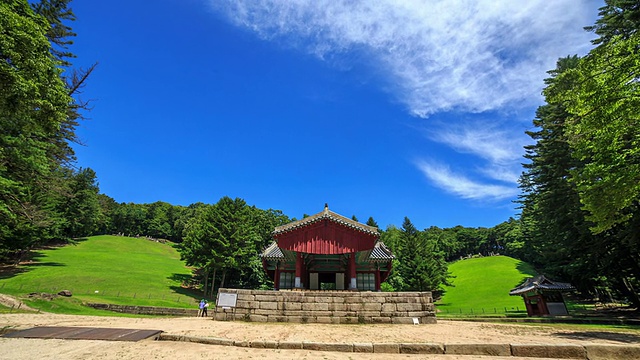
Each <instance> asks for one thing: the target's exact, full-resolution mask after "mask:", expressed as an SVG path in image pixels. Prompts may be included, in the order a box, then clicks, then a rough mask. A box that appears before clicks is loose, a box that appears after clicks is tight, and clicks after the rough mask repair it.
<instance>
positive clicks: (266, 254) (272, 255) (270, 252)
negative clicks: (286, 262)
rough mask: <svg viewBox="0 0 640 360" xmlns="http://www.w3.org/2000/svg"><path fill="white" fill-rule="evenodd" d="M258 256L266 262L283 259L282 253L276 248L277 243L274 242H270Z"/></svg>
mask: <svg viewBox="0 0 640 360" xmlns="http://www.w3.org/2000/svg"><path fill="white" fill-rule="evenodd" d="M260 256H261V257H263V258H265V259H267V260H282V259H284V254H283V253H282V250H280V248H279V247H278V243H276V242H275V241H274V242H272V243H271V244H270V245H269V246H267V248H266V249H264V251H263V252H262V254H261V255H260Z"/></svg>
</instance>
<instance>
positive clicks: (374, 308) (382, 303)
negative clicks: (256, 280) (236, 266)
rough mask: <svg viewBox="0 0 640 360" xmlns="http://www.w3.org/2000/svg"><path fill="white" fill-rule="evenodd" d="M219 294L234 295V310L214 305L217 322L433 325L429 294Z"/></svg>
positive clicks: (258, 291) (263, 292)
mask: <svg viewBox="0 0 640 360" xmlns="http://www.w3.org/2000/svg"><path fill="white" fill-rule="evenodd" d="M219 293H224V294H237V302H236V307H224V308H223V307H221V306H216V308H215V310H214V311H213V315H214V316H215V319H216V320H219V321H234V320H235V321H255V322H292V323H325V324H359V323H360V324H362V323H366V324H370V323H387V324H413V323H415V322H416V321H417V323H419V324H435V323H436V315H435V311H434V305H433V297H432V296H431V292H397V293H390V292H369V291H364V292H357V291H314V290H305V291H286V290H282V291H271V290H239V289H220V290H219ZM210 314H211V312H210Z"/></svg>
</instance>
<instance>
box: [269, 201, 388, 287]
mask: <svg viewBox="0 0 640 360" xmlns="http://www.w3.org/2000/svg"><path fill="white" fill-rule="evenodd" d="M273 238H274V240H275V241H274V242H273V243H272V244H271V245H269V246H268V247H267V248H266V249H265V250H264V252H263V253H262V264H263V266H264V269H265V270H266V272H267V274H268V275H269V277H270V278H271V279H273V283H274V287H275V289H276V290H279V289H310V290H373V291H379V290H380V283H381V282H383V281H384V280H385V279H386V278H387V276H388V275H389V272H390V271H391V262H392V260H393V259H394V256H393V254H392V253H391V251H390V250H389V249H388V248H387V247H386V246H385V245H384V244H383V243H382V242H381V241H380V233H379V232H378V229H377V228H375V227H371V226H368V225H365V224H361V223H359V222H357V221H354V220H351V219H349V218H346V217H344V216H342V215H339V214H336V213H334V212H332V211H329V207H328V206H327V205H326V204H325V207H324V210H323V211H322V212H319V213H317V214H315V215H312V216H309V217H306V218H304V219H302V220H298V221H294V222H291V223H289V224H286V225H282V226H278V227H276V228H275V230H274V231H273Z"/></svg>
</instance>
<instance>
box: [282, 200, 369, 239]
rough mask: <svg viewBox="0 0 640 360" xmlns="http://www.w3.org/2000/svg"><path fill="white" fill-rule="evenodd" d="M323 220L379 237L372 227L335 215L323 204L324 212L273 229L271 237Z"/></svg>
mask: <svg viewBox="0 0 640 360" xmlns="http://www.w3.org/2000/svg"><path fill="white" fill-rule="evenodd" d="M324 219H328V220H330V221H332V222H335V223H338V224H340V225H343V226H346V227H349V228H352V229H355V230H358V231H362V232H364V233H367V234H370V235H374V236H380V233H379V232H378V228H375V227H373V226H369V225H365V224H362V223H359V222H357V221H354V220H351V219H349V218H347V217H344V216H342V215H340V214H336V213H334V212H333V211H330V210H329V206H327V205H326V204H325V206H324V210H323V211H321V212H319V213H317V214H315V215H311V216H307V217H306V218H304V219H302V220H298V221H293V222H290V223H288V224H285V225H281V226H278V227H276V228H275V230H273V233H272V235H273V236H277V235H279V234H282V233H285V232H289V231H293V230H296V229H299V228H302V227H305V226H308V225H311V224H313V223H316V222H318V221H321V220H324Z"/></svg>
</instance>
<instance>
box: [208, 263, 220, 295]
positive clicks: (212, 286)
mask: <svg viewBox="0 0 640 360" xmlns="http://www.w3.org/2000/svg"><path fill="white" fill-rule="evenodd" d="M217 271H218V269H217V268H213V279H211V296H210V297H211V298H212V299H214V297H213V293H214V292H215V289H216V272H217Z"/></svg>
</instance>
